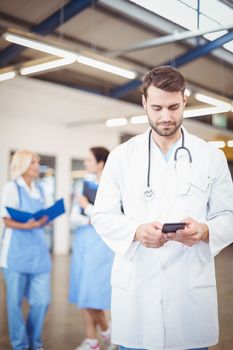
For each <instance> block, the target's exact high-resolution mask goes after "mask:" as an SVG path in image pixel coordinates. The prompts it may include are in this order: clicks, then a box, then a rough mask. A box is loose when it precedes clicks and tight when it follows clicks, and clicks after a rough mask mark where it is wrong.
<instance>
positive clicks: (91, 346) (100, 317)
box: [69, 147, 115, 350]
mask: <svg viewBox="0 0 233 350" xmlns="http://www.w3.org/2000/svg"><path fill="white" fill-rule="evenodd" d="M108 154H109V151H108V150H107V149H106V148H104V147H92V148H91V149H90V151H89V155H88V157H87V158H86V160H85V167H86V170H87V171H88V173H92V174H95V175H96V181H95V182H93V181H84V186H83V195H79V196H78V198H77V201H78V203H77V205H75V206H74V207H73V209H72V212H71V223H72V225H73V226H74V227H75V228H76V231H75V237H74V241H73V251H72V256H71V267H70V290H69V301H70V302H71V303H73V304H76V305H77V306H78V307H79V308H81V309H82V315H83V320H84V325H85V333H86V339H85V340H84V341H83V342H82V344H81V345H80V346H78V347H77V349H76V350H99V349H100V346H99V342H98V340H97V326H99V327H100V330H101V336H102V338H103V340H104V342H105V345H106V349H108V350H111V349H113V348H114V347H115V346H114V345H113V344H112V343H111V333H110V327H109V325H108V322H107V318H106V315H105V312H104V310H109V309H110V298H111V287H110V274H111V268H112V261H113V252H112V251H111V250H110V249H109V248H108V247H107V246H106V245H105V243H104V242H103V241H102V239H101V238H100V237H99V236H98V235H97V233H96V232H95V230H94V228H93V226H92V225H91V224H90V216H91V213H92V209H93V204H94V200H95V195H96V191H97V188H98V183H99V180H100V177H101V174H102V171H103V168H104V165H105V162H106V160H107V157H108ZM80 209H81V210H80ZM80 211H81V212H80Z"/></svg>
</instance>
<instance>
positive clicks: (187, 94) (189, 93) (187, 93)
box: [184, 88, 191, 97]
mask: <svg viewBox="0 0 233 350" xmlns="http://www.w3.org/2000/svg"><path fill="white" fill-rule="evenodd" d="M184 94H185V96H187V97H189V96H190V95H191V90H190V89H188V88H186V89H185V91H184Z"/></svg>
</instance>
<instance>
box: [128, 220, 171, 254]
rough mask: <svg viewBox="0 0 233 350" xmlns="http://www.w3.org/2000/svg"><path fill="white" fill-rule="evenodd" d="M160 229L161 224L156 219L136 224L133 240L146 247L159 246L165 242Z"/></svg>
mask: <svg viewBox="0 0 233 350" xmlns="http://www.w3.org/2000/svg"><path fill="white" fill-rule="evenodd" d="M161 230H162V224H161V223H159V222H156V221H155V222H151V223H148V224H142V225H140V226H138V228H137V230H136V233H135V237H134V240H135V241H139V242H140V243H141V244H142V245H143V246H144V247H147V248H160V247H162V246H163V245H164V244H165V243H166V242H167V237H166V236H165V235H164V234H163V233H162V231H161Z"/></svg>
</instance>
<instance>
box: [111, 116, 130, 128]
mask: <svg viewBox="0 0 233 350" xmlns="http://www.w3.org/2000/svg"><path fill="white" fill-rule="evenodd" d="M126 124H128V120H127V119H126V118H113V119H108V120H107V121H106V126H108V127H110V128H111V127H113V126H124V125H126Z"/></svg>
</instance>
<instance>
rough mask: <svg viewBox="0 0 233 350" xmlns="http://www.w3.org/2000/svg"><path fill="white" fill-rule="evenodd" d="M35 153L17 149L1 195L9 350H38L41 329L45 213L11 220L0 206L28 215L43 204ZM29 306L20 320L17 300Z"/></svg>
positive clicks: (46, 299)
mask: <svg viewBox="0 0 233 350" xmlns="http://www.w3.org/2000/svg"><path fill="white" fill-rule="evenodd" d="M38 174H39V157H38V156H37V155H36V154H34V153H33V152H30V151H25V150H19V151H17V152H16V153H15V154H14V155H13V158H12V162H11V179H12V180H11V181H9V182H7V183H6V184H5V185H4V186H3V189H2V193H1V205H2V207H1V216H2V218H3V221H4V232H3V239H2V244H1V251H0V266H1V268H2V269H3V277H4V281H5V285H6V295H7V314H8V327H9V336H10V341H11V345H12V348H13V350H25V349H29V348H30V350H43V345H42V329H43V325H44V320H45V315H46V312H47V310H48V305H49V303H50V270H51V261H50V256H49V250H48V247H47V243H46V239H45V234H44V228H43V227H44V225H45V224H46V222H47V217H46V216H43V217H42V218H41V219H39V220H37V221H36V220H35V219H31V220H29V221H27V222H20V221H15V220H13V219H12V218H11V217H10V215H9V212H8V211H7V209H6V207H9V208H14V209H20V210H22V211H24V212H30V213H34V212H37V211H39V210H40V209H42V208H43V206H44V197H43V194H42V190H41V189H40V187H39V186H38V185H37V184H36V182H35V180H36V178H37V177H38ZM23 298H26V299H27V301H28V304H29V305H30V309H29V313H28V316H27V321H26V323H25V321H24V316H23V312H22V301H23Z"/></svg>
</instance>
